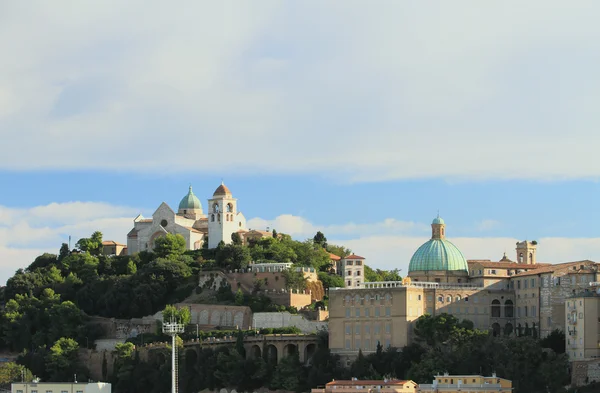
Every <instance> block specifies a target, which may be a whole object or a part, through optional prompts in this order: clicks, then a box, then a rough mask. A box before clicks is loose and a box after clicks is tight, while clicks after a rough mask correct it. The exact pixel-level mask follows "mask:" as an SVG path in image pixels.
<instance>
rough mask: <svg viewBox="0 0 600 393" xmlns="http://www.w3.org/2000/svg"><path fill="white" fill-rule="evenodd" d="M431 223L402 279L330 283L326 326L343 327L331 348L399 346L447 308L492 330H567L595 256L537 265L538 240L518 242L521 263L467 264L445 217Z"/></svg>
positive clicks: (593, 274) (594, 268) (592, 276)
mask: <svg viewBox="0 0 600 393" xmlns="http://www.w3.org/2000/svg"><path fill="white" fill-rule="evenodd" d="M431 227H432V237H431V240H429V241H428V242H426V243H425V244H424V245H422V246H421V247H419V249H418V250H417V251H416V252H415V254H414V255H413V258H411V262H410V266H409V272H408V277H406V278H405V279H404V280H403V281H402V282H382V283H363V284H362V285H360V286H359V287H350V288H348V287H346V288H330V291H329V312H330V315H329V323H330V330H331V331H335V332H344V334H338V335H330V338H329V340H330V342H329V347H330V348H331V350H332V352H334V353H337V354H340V355H341V356H342V358H346V359H347V360H348V359H351V358H353V357H355V356H356V355H357V354H358V350H359V349H362V351H363V352H365V353H369V352H373V351H374V350H375V349H376V346H377V343H378V342H380V343H381V344H382V345H383V346H384V347H387V346H393V347H398V348H401V347H403V346H405V345H407V344H409V343H411V340H412V339H413V337H412V332H413V328H414V323H415V320H416V319H417V318H419V317H420V316H421V315H424V314H429V315H434V316H435V315H438V314H441V313H448V314H451V315H454V316H455V317H457V318H459V319H468V320H471V321H473V323H474V325H475V327H476V328H478V329H482V330H490V331H492V332H493V334H494V335H507V336H510V335H513V334H517V335H521V334H525V333H526V332H527V333H531V334H532V335H534V336H538V337H545V336H546V335H548V334H549V333H550V332H551V331H552V330H554V329H561V330H563V331H565V332H566V329H565V301H566V299H567V298H568V297H570V296H572V295H573V294H574V293H576V292H577V291H580V290H582V289H583V288H586V287H588V286H589V283H590V282H592V281H598V264H597V263H595V262H593V261H577V262H567V263H561V264H554V265H550V264H543V263H538V262H537V260H536V252H537V243H536V242H528V241H524V242H519V243H517V245H516V252H517V260H518V261H521V262H513V261H511V260H510V259H508V258H507V257H506V255H504V257H503V258H502V259H501V260H500V261H498V262H492V261H489V260H472V261H466V260H465V259H464V256H463V255H462V253H461V252H460V250H458V249H457V248H456V246H454V245H453V244H452V243H450V242H449V241H448V240H447V239H446V238H445V236H446V224H445V222H444V220H442V219H441V218H440V217H437V218H436V219H435V220H434V221H433V222H432V224H431Z"/></svg>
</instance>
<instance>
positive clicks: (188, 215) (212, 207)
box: [127, 183, 255, 254]
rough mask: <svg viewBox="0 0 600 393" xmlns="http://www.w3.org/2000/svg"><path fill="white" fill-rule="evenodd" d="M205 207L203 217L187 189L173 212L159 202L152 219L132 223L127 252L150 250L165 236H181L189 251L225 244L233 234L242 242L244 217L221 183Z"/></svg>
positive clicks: (140, 219) (199, 207) (196, 202)
mask: <svg viewBox="0 0 600 393" xmlns="http://www.w3.org/2000/svg"><path fill="white" fill-rule="evenodd" d="M207 207H208V214H205V213H204V209H203V208H202V203H201V202H200V199H198V197H197V196H196V195H195V194H194V192H193V191H192V187H191V186H190V188H189V190H188V193H187V195H185V196H184V197H183V199H181V202H180V203H179V207H178V209H177V212H175V211H174V210H173V209H172V208H171V207H170V206H169V205H167V204H166V203H165V202H163V203H161V205H160V206H159V207H158V209H156V211H155V212H154V213H153V214H152V218H145V217H143V216H142V215H141V214H140V215H139V216H137V217H136V218H135V219H134V220H133V229H132V230H131V231H130V232H129V233H128V234H127V251H128V253H129V254H133V253H136V252H140V251H152V250H153V249H154V244H155V241H156V239H158V238H159V237H161V236H164V235H166V234H167V233H171V234H179V235H181V236H183V238H184V239H185V241H186V248H187V249H189V250H198V249H200V248H202V247H203V245H204V242H208V248H215V247H217V245H218V244H219V243H220V242H221V241H223V242H225V244H229V243H231V242H232V240H231V236H232V235H233V234H234V233H239V234H240V237H241V238H242V239H243V238H244V235H245V234H246V233H248V231H247V230H246V218H245V217H244V215H243V214H242V213H241V212H240V211H239V210H238V206H237V199H236V198H234V197H233V195H232V194H231V191H230V190H229V188H227V186H225V184H223V183H221V185H220V186H219V187H217V189H216V190H215V192H214V193H213V195H212V198H209V199H208V204H207ZM252 232H255V231H252Z"/></svg>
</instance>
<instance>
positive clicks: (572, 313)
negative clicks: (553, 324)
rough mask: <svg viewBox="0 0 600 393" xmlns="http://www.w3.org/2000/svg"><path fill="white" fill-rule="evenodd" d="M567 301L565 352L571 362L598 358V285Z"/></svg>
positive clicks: (599, 341) (599, 323)
mask: <svg viewBox="0 0 600 393" xmlns="http://www.w3.org/2000/svg"><path fill="white" fill-rule="evenodd" d="M590 287H591V288H590V289H589V290H587V291H584V292H580V293H579V294H577V295H574V296H573V297H570V298H568V299H567V302H566V309H567V312H566V316H565V325H566V327H567V329H566V330H565V336H566V348H565V352H566V354H567V355H569V359H570V360H571V361H575V360H589V359H599V358H600V283H597V282H594V283H591V285H590Z"/></svg>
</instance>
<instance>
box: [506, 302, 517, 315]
mask: <svg viewBox="0 0 600 393" xmlns="http://www.w3.org/2000/svg"><path fill="white" fill-rule="evenodd" d="M514 309H515V307H514V305H513V302H512V300H507V301H505V302H504V316H505V317H506V318H512V317H514Z"/></svg>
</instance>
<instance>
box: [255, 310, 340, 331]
mask: <svg viewBox="0 0 600 393" xmlns="http://www.w3.org/2000/svg"><path fill="white" fill-rule="evenodd" d="M292 326H295V327H297V328H298V329H300V330H301V331H302V333H305V334H312V333H317V332H319V331H321V330H327V328H328V325H327V322H317V321H310V320H308V319H306V318H304V317H303V316H302V315H292V314H290V313H289V312H257V313H254V315H253V316H252V328H254V329H263V328H284V327H292Z"/></svg>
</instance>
